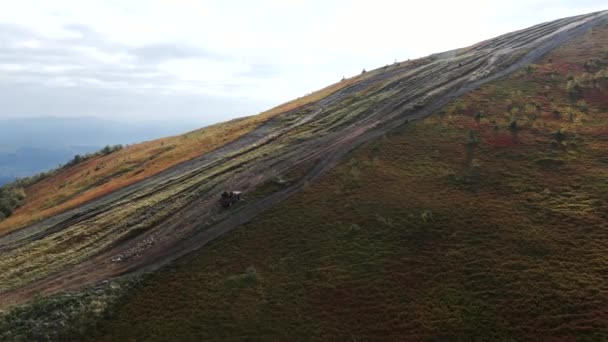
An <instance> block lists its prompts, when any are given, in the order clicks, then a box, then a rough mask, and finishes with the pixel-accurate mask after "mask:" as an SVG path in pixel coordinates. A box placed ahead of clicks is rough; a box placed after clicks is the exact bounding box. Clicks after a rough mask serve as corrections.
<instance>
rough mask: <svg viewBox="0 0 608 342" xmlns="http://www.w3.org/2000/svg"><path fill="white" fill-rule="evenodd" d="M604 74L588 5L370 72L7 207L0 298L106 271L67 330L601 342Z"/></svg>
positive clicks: (605, 315)
mask: <svg viewBox="0 0 608 342" xmlns="http://www.w3.org/2000/svg"><path fill="white" fill-rule="evenodd" d="M607 73H608V24H607V15H606V14H605V12H604V13H597V14H590V15H586V16H580V17H573V18H567V19H562V20H557V21H554V22H551V23H545V24H541V25H538V26H535V27H532V28H530V29H526V30H522V31H518V32H514V33H511V34H507V35H504V36H501V37H498V38H495V39H491V40H488V41H485V42H482V43H479V44H476V45H474V46H471V47H468V48H465V49H460V50H457V51H452V52H449V53H444V54H437V55H432V56H429V57H427V58H423V59H419V60H414V61H409V62H402V63H397V64H395V65H390V66H386V67H384V68H380V69H377V70H374V71H370V72H367V73H365V74H363V75H361V76H359V77H356V78H353V79H349V80H347V81H344V82H343V83H339V84H337V85H335V86H333V87H332V88H330V90H328V91H325V92H322V93H320V94H317V96H316V97H314V98H310V99H308V100H306V99H304V100H302V101H304V103H299V104H298V105H297V106H296V105H294V106H290V107H289V108H284V109H283V110H275V111H274V112H270V113H273V114H272V115H270V114H262V116H258V117H251V118H248V119H245V120H248V121H246V122H249V121H252V122H251V123H250V124H248V125H245V126H244V127H246V128H244V129H242V130H239V132H242V133H239V134H235V135H234V136H231V137H229V138H226V139H225V140H224V141H221V142H219V143H218V144H217V145H213V146H211V147H209V149H207V150H202V151H200V150H199V151H198V154H196V152H192V154H189V155H188V156H190V157H191V158H186V157H183V158H182V159H179V161H183V160H186V159H190V160H189V161H188V162H186V163H182V164H178V163H179V161H178V160H177V159H174V162H175V164H172V165H176V166H174V167H170V168H166V167H167V166H168V165H169V164H158V165H159V166H158V169H163V170H165V171H162V172H159V173H156V174H155V175H154V176H152V175H153V173H150V174H147V175H146V176H145V177H143V176H142V179H144V178H145V180H143V181H141V182H135V181H133V182H132V183H129V184H131V185H130V186H127V187H123V184H121V183H118V182H117V183H115V184H116V187H114V188H113V189H120V190H118V191H114V192H110V191H106V192H100V193H99V195H98V197H91V199H93V198H96V199H94V200H90V201H88V202H87V204H85V205H81V206H78V203H73V204H72V205H71V206H65V207H61V208H60V209H54V207H52V208H51V211H52V212H49V213H48V214H46V216H44V217H49V218H48V219H46V220H42V221H40V222H38V223H36V224H32V225H29V226H27V227H25V228H21V229H15V228H17V227H19V226H20V224H16V223H15V222H18V221H17V218H18V217H19V211H18V212H17V214H16V215H15V217H11V218H9V219H8V220H7V221H6V222H9V221H11V220H13V221H12V222H13V223H10V224H12V226H11V225H6V226H4V227H6V228H4V229H5V230H4V231H5V232H8V231H10V230H12V232H10V233H8V234H5V235H3V236H2V237H0V253H1V255H2V259H1V260H0V267H2V269H3V270H8V271H6V272H3V273H2V274H1V275H0V305H2V306H5V307H7V306H8V305H11V304H15V303H21V302H24V301H26V300H28V299H29V298H32V296H33V295H34V294H38V293H42V294H53V293H57V292H61V291H65V290H76V289H81V288H82V287H84V286H87V285H92V284H98V283H99V282H101V281H103V280H108V279H116V280H115V281H113V282H110V283H105V284H106V285H99V286H101V287H100V288H96V289H95V291H102V292H103V291H106V290H104V286H106V287H108V288H110V290H108V291H109V293H110V294H109V295H107V296H105V295H104V296H101V295H100V296H98V297H94V296H93V299H90V298H89V297H84V298H89V299H86V300H84V299H83V300H82V301H81V302H80V303H81V306H80V307H82V308H83V309H82V310H92V311H91V312H97V314H98V311H99V310H98V311H95V309H94V308H93V309H91V307H92V306H91V305H89V304H90V303H92V302H95V304H94V305H93V306H96V307H99V306H100V305H101V307H102V308H106V305H108V306H107V307H113V309H112V310H111V311H107V314H105V316H106V318H105V319H104V320H102V322H101V323H97V322H88V321H87V322H80V321H79V322H78V324H83V326H86V327H89V328H90V330H88V331H85V332H82V331H75V332H74V331H72V332H71V334H76V335H78V334H82V333H85V334H89V335H88V336H91V335H90V334H94V335H95V336H96V337H97V338H98V339H99V340H108V341H116V340H167V339H176V338H178V339H181V340H199V339H204V340H206V339H220V338H223V339H243V338H246V337H252V336H255V337H257V338H260V339H272V340H276V339H279V340H292V339H298V338H300V339H321V338H324V339H332V340H344V339H364V340H367V339H373V338H377V337H378V336H383V337H385V338H391V339H409V340H420V339H440V340H441V339H455V340H460V339H470V338H474V337H478V338H484V339H490V340H505V339H507V340H513V339H516V340H521V339H523V340H538V339H543V338H552V339H556V340H558V339H561V340H570V339H574V338H581V337H582V338H587V339H589V340H604V339H606V338H608V330H606V327H607V326H608V311H607V310H606V308H607V307H608V306H607V305H606V304H608V297H607V292H606V289H605V285H604V284H605V283H606V281H607V280H608V279H607V278H606V269H605V264H606V262H607V261H606V260H607V259H606V258H607V257H608V256H607V255H606V253H605V251H606V247H607V246H608V236H607V235H606V232H605V228H608V227H607V224H608V216H606V213H607V212H608V210H607V209H608V187H606V182H605V180H606V177H607V176H608V174H607V170H608V168H607V167H606V163H607V160H606V155H605V151H606V148H608V139H607V137H608V121H607V120H606V113H607V111H608V95H607V92H608V81H607V77H606V75H607ZM238 122H240V121H237V122H236V123H238ZM236 123H235V122H231V123H227V124H225V125H221V126H219V127H220V128H221V127H231V126H232V125H235V124H236ZM173 139H178V138H173ZM182 139H183V138H182ZM229 141H230V142H229ZM150 144H152V143H150ZM220 146H221V147H220ZM184 148H185V147H184ZM207 151H208V152H207ZM127 152H129V151H125V153H127ZM204 152H207V153H204ZM117 153H122V151H119V152H117ZM184 155H186V154H184ZM107 157H108V158H110V157H111V158H114V159H115V160H119V159H116V158H118V157H117V156H112V155H109V156H107ZM120 158H124V157H120ZM192 158H193V159H192ZM155 165H156V163H155ZM77 168H78V166H77ZM77 168H75V169H77ZM165 168H166V169H165ZM158 169H157V170H158ZM80 172H82V171H80ZM53 179H60V175H57V176H55V177H53V178H49V179H48V180H45V181H43V182H42V183H40V184H36V185H34V186H33V187H32V189H28V198H36V197H35V196H32V194H33V193H34V191H33V189H34V187H36V186H38V187H40V186H41V184H43V183H44V182H51V181H52V180H53ZM224 189H238V190H242V191H243V192H244V198H245V201H243V202H241V203H239V204H238V205H237V206H236V207H233V208H230V209H228V210H225V209H221V208H219V206H218V205H217V195H218V194H219V192H221V191H222V190H224ZM102 194H107V195H105V196H102ZM30 201H34V200H30ZM29 203H30V204H29V205H30V206H31V205H32V204H31V203H34V202H29ZM80 203H82V201H81V202H80ZM68 208H73V209H70V210H67V211H65V210H66V209H68ZM19 210H20V211H22V212H25V210H27V205H26V206H24V207H22V209H19ZM53 210H54V211H53ZM55 213H61V214H58V215H55V216H51V215H52V214H55ZM21 215H22V216H21V217H23V218H26V219H23V220H24V221H22V223H21V224H25V223H27V218H29V216H28V215H26V214H21ZM220 236H221V238H220V239H217V238H218V237H220ZM204 245H207V246H205V247H204V248H202V249H201V248H200V247H201V246H204ZM194 251H195V252H194ZM192 252H193V253H192ZM186 254H188V255H187V256H186V257H183V256H184V255H186ZM180 257H183V258H181V259H180V260H178V261H174V260H176V259H177V258H180ZM171 262H173V263H171ZM169 263H171V264H170V266H167V267H163V268H161V267H162V266H165V265H168V264H169ZM159 268H160V270H159V271H158V272H155V273H154V274H152V275H150V276H147V277H145V279H143V280H141V281H136V283H135V284H134V285H133V284H132V283H131V281H132V280H131V279H132V278H128V277H127V278H118V277H119V276H122V275H125V274H133V272H140V271H153V270H158V269H159ZM136 274H138V273H136ZM108 284H109V285H108ZM123 287H124V288H131V290H126V291H124V293H126V296H125V297H120V296H119V295H116V294H115V292H117V291H118V290H116V289H119V290H120V289H122V288H123ZM84 291H85V293H86V291H89V290H84ZM118 292H120V291H118ZM95 293H97V292H95ZM103 293H105V292H103ZM58 296H59V297H51V298H56V299H53V300H57V303H61V301H65V300H68V301H69V300H71V299H70V298H72V297H70V296H68V297H67V299H66V298H65V297H61V295H58ZM95 298H104V299H107V303H105V302H103V303H102V304H100V302H99V300H100V299H97V301H96V299H95ZM50 303H53V302H52V301H51V302H50ZM83 303H84V304H83ZM87 303H89V304H87ZM104 303H105V304H104ZM112 303H118V304H112ZM47 304H48V303H47ZM112 305H114V306H112ZM47 307H48V306H47ZM28 310H29V309H28ZM39 310H41V311H44V310H48V309H44V308H43V309H39ZM104 310H105V309H104ZM102 311H103V310H102ZM32 312H33V311H32V310H30V311H27V310H25V311H15V313H13V315H12V316H10V317H11V319H16V320H18V319H22V318H20V317H26V318H27V317H28V315H31V314H32ZM93 316H94V315H93ZM5 322H9V321H5ZM2 324H3V323H2V321H0V327H2ZM75 329H76V330H78V329H77V328H75Z"/></svg>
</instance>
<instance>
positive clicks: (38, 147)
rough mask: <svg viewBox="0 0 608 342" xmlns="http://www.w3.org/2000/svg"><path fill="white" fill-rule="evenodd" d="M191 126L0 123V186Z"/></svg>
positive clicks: (78, 121)
mask: <svg viewBox="0 0 608 342" xmlns="http://www.w3.org/2000/svg"><path fill="white" fill-rule="evenodd" d="M193 126H195V125H194V124H192V123H171V122H169V123H165V122H134V123H133V122H126V121H125V122H117V121H112V120H104V119H98V118H23V119H4V120H0V185H2V184H4V183H6V182H10V181H11V180H13V179H14V178H16V177H25V176H30V175H33V174H35V173H38V172H41V171H45V170H49V169H52V168H55V167H57V166H58V165H60V164H63V163H65V162H67V161H68V160H69V159H71V158H72V157H73V156H74V155H76V154H86V153H91V152H94V151H97V150H99V149H100V148H102V147H103V146H105V145H110V144H112V145H114V144H132V143H137V142H142V141H147V140H152V139H157V138H160V137H164V136H167V135H174V134H178V133H183V132H186V131H188V130H191V129H193V128H195V127H193Z"/></svg>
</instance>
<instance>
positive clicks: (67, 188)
mask: <svg viewBox="0 0 608 342" xmlns="http://www.w3.org/2000/svg"><path fill="white" fill-rule="evenodd" d="M353 81H354V80H349V81H346V82H341V83H339V84H335V85H332V86H330V87H327V88H325V89H322V90H320V91H318V92H315V93H313V94H311V95H309V96H306V97H303V98H300V99H297V100H294V101H291V102H288V103H285V104H283V105H281V106H278V107H276V108H273V109H271V110H269V111H267V112H264V113H262V114H259V115H256V116H251V117H246V118H241V119H235V120H231V121H229V122H226V123H221V124H216V125H212V126H209V127H205V128H202V129H199V130H196V131H192V132H188V133H186V134H183V135H178V136H173V137H167V138H163V139H157V140H154V141H149V142H144V143H140V144H135V145H131V146H129V147H128V148H125V149H124V150H121V151H119V152H117V153H112V154H110V155H103V156H100V157H97V158H93V159H90V160H87V161H84V162H82V163H79V164H78V165H76V166H74V167H71V168H68V169H67V170H60V172H58V173H57V174H55V175H53V176H52V177H48V178H46V179H44V180H43V181H41V182H38V183H36V184H34V185H32V186H30V187H28V188H27V189H25V192H26V193H27V200H26V202H25V203H24V204H23V205H22V206H21V207H19V208H18V209H17V210H16V212H15V213H14V214H13V215H12V216H11V217H10V218H8V219H6V220H4V221H0V234H6V233H8V232H11V231H13V230H15V229H18V228H21V227H23V226H26V225H28V224H31V223H33V222H37V221H40V220H42V219H45V218H48V217H50V216H53V215H56V214H59V213H62V212H64V211H66V210H68V209H71V208H74V207H77V206H79V205H81V204H84V203H87V202H89V201H91V200H94V199H97V198H100V197H102V196H104V195H107V194H109V193H112V192H114V191H116V190H117V189H121V188H124V187H126V186H129V185H131V184H135V183H137V182H139V181H141V180H143V179H146V178H149V177H150V176H153V175H157V174H159V173H160V172H162V171H164V170H167V169H169V168H171V167H173V166H176V165H178V164H180V163H184V162H187V161H188V160H191V159H193V158H195V157H198V156H200V155H202V154H204V153H206V152H209V151H211V150H213V149H216V148H218V147H220V146H223V145H225V144H227V143H228V142H231V141H232V140H235V139H237V138H239V137H241V136H243V135H245V134H247V133H248V132H250V131H252V130H253V129H255V128H256V127H257V126H259V125H260V124H262V123H264V122H265V121H267V120H269V119H271V118H273V117H274V116H276V115H279V114H282V113H285V112H288V111H291V110H293V109H294V108H298V107H301V106H304V105H307V104H309V103H310V102H314V101H317V100H318V99H319V98H322V97H324V96H327V94H329V93H331V92H334V91H336V90H338V89H340V88H342V87H346V86H347V85H349V84H350V83H352V82H353Z"/></svg>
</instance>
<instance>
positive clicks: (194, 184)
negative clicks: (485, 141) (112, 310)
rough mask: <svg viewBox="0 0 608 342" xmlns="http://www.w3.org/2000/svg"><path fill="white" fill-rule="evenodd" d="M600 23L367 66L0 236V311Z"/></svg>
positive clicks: (165, 250)
mask: <svg viewBox="0 0 608 342" xmlns="http://www.w3.org/2000/svg"><path fill="white" fill-rule="evenodd" d="M606 21H607V14H606V12H602V13H596V14H590V15H585V16H579V17H573V18H567V19H562V20H558V21H554V22H551V23H545V24H541V25H538V26H535V27H532V28H530V29H526V30H522V31H518V32H514V33H511V34H507V35H504V36H501V37H498V38H495V39H492V40H488V41H485V42H482V43H480V44H477V45H474V46H472V47H469V48H466V49H460V50H456V51H451V52H446V53H443V54H437V55H433V56H429V57H427V58H423V59H420V60H416V61H411V62H407V63H401V64H398V65H392V66H388V67H385V68H381V69H378V70H375V71H372V72H368V73H367V74H365V75H364V76H363V77H361V80H360V81H359V82H357V83H355V84H353V85H351V86H348V87H346V88H343V89H342V90H339V91H337V92H335V93H333V94H331V95H329V96H328V97H326V98H324V99H322V100H320V101H318V102H316V103H313V104H311V105H307V106H304V107H301V108H298V109H295V110H293V111H290V112H287V113H285V114H283V115H281V116H278V117H276V118H273V119H271V120H270V121H268V122H266V123H265V124H263V125H262V126H260V127H258V128H257V129H256V130H254V131H253V132H251V133H249V134H247V135H246V136H244V137H242V138H240V139H238V140H236V141H234V142H232V143H230V144H228V145H226V146H224V147H221V148H219V149H217V150H215V151H213V152H210V153H207V154H204V155H202V156H200V157H199V158H197V159H194V160H192V161H189V162H186V163H184V164H181V165H178V166H176V167H174V168H171V169H169V170H167V171H165V172H163V173H161V174H159V175H157V176H154V177H151V178H149V179H147V180H144V181H142V182H140V183H137V184H134V185H131V186H129V187H126V188H124V189H122V190H119V191H117V192H114V193H112V194H110V195H108V196H105V197H103V198H100V199H98V200H95V201H92V202H90V203H88V204H86V205H83V206H81V207H79V208H76V209H73V210H70V211H67V212H65V213H63V214H60V215H57V216H55V217H52V218H50V219H48V220H45V221H43V222H40V223H37V224H35V225H32V226H29V227H26V228H23V229H21V230H19V231H16V232H14V233H11V234H9V235H6V236H2V237H0V254H1V256H2V258H0V268H1V269H2V270H4V272H2V274H0V307H2V306H6V305H10V304H13V303H18V302H21V301H23V300H26V299H28V298H30V297H31V296H32V295H34V294H37V293H45V294H48V293H54V292H57V291H62V290H69V289H75V288H78V287H81V286H84V285H87V284H92V283H96V282H99V281H101V280H104V279H108V278H112V277H116V276H120V275H122V274H126V273H130V272H136V271H150V270H154V269H157V268H158V267H161V266H162V265H165V264H167V263H168V262H170V261H172V260H174V259H176V258H178V257H180V256H182V255H184V254H186V253H189V252H191V251H193V250H195V249H197V248H200V247H201V246H203V245H205V244H206V243H207V242H209V241H212V240H213V239H215V238H217V237H219V236H221V235H222V234H224V233H226V232H227V231H229V230H231V229H233V228H235V227H237V226H238V225H240V224H242V223H244V222H247V221H248V220H249V219H251V218H252V217H254V216H256V215H258V214H259V213H261V212H263V211H264V210H266V209H268V208H270V207H272V206H274V205H275V204H277V203H279V202H280V201H283V200H285V199H286V198H288V197H289V196H290V195H292V194H293V193H295V192H297V191H298V190H300V189H302V188H303V187H304V186H306V185H307V184H308V183H310V182H313V181H315V180H316V179H317V178H318V177H319V176H320V175H322V174H324V173H325V172H326V171H327V170H329V169H331V168H332V167H333V166H334V165H335V164H336V163H337V162H338V161H339V160H341V159H342V158H343V157H344V155H345V154H347V153H348V152H349V151H351V150H352V149H354V148H355V147H357V146H359V145H360V144H362V143H364V142H366V141H370V140H372V139H375V138H377V137H380V136H382V135H383V134H385V133H387V132H389V131H391V130H393V129H395V128H396V127H399V126H400V125H403V124H404V123H405V122H407V121H408V120H414V119H417V118H421V117H424V116H426V115H429V114H431V113H432V112H434V111H436V110H438V109H440V108H441V107H442V106H444V105H445V104H447V103H448V102H450V101H452V100H453V99H455V98H457V97H459V96H461V95H462V94H464V93H466V92H468V91H470V90H473V89H476V88H478V87H479V86H481V85H483V84H485V83H487V82H489V81H492V80H495V79H497V78H500V77H503V76H505V75H508V74H510V73H512V72H514V71H516V70H518V69H520V68H521V67H523V66H525V65H527V64H529V63H534V62H535V61H537V60H539V59H540V58H541V57H543V56H544V55H545V54H546V53H547V52H549V51H550V50H552V49H554V48H555V47H557V46H559V45H560V44H562V43H563V42H565V41H567V40H569V39H571V38H572V37H575V36H577V35H580V34H582V33H584V32H586V31H587V30H588V29H589V28H592V27H593V26H595V25H599V24H604V23H606ZM287 175H289V177H292V179H289V180H290V182H289V183H287V184H286V185H282V186H281V187H280V188H279V189H278V190H276V191H274V192H271V193H270V194H260V195H258V196H254V195H253V194H255V193H256V189H259V188H260V186H261V185H266V184H268V183H269V182H272V180H273V179H275V178H277V177H287V178H289V177H288V176H287ZM223 189H238V190H241V191H243V192H244V193H245V196H246V198H248V200H247V201H246V202H244V203H241V204H239V205H238V206H237V207H236V208H234V209H230V210H221V209H220V208H219V207H218V205H217V195H218V193H219V192H221V191H222V190H223ZM247 194H252V195H251V196H248V195H247Z"/></svg>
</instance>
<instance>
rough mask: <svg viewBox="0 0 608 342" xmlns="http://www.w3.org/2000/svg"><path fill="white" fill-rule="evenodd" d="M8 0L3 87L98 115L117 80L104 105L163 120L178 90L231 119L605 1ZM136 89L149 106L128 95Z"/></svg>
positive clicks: (212, 115) (3, 17) (204, 109)
mask: <svg viewBox="0 0 608 342" xmlns="http://www.w3.org/2000/svg"><path fill="white" fill-rule="evenodd" d="M0 5H2V11H1V12H0V25H1V24H2V23H4V24H5V29H4V32H0V70H3V72H6V73H7V74H6V75H5V77H3V78H2V79H0V86H3V87H4V86H10V85H11V84H13V83H14V82H20V84H28V85H29V86H31V87H34V88H35V89H36V91H37V93H40V92H44V89H46V88H48V92H49V94H50V93H53V94H61V96H67V98H62V99H57V101H58V102H60V103H62V104H64V105H63V107H60V106H59V105H57V104H48V106H44V105H41V106H36V107H31V106H19V108H35V109H36V110H41V109H42V110H44V108H46V107H48V108H56V109H58V110H60V111H63V112H65V115H72V114H74V113H82V112H94V113H100V111H99V109H98V108H93V109H92V108H91V106H95V105H98V103H99V101H97V100H93V99H94V98H95V94H96V92H95V89H99V96H100V97H101V96H102V95H103V94H106V93H105V92H106V91H107V90H108V89H113V90H115V91H121V92H124V96H113V97H106V98H104V102H103V103H107V102H108V101H110V102H112V101H114V102H112V103H107V107H108V108H112V113H107V115H108V116H112V115H114V116H115V117H116V118H121V119H122V118H125V117H132V118H141V117H142V116H144V115H142V114H141V113H145V117H150V116H152V117H154V118H163V117H164V116H166V115H167V113H168V111H170V106H168V103H175V96H196V95H200V96H201V99H202V98H204V99H206V100H205V101H196V106H186V107H183V108H181V109H182V112H180V113H175V115H174V117H179V116H181V117H184V118H186V117H187V118H194V117H199V116H205V121H206V122H212V121H220V120H223V119H226V118H228V117H229V116H230V117H233V116H234V115H235V114H234V111H235V110H236V108H237V107H235V106H231V105H230V103H231V100H232V102H234V103H238V110H242V112H240V113H237V114H240V115H247V114H252V113H255V112H259V111H260V110H262V109H264V108H265V107H268V106H270V105H271V104H278V103H280V102H283V101H287V100H290V99H291V98H294V97H298V96H301V95H304V94H305V93H308V92H310V91H313V90H315V89H319V88H321V87H323V86H326V85H328V84H329V83H333V82H335V81H338V80H339V79H340V78H341V77H342V76H343V75H346V76H349V75H353V74H357V73H359V72H360V70H361V69H362V68H367V69H371V68H374V67H379V66H382V65H384V64H387V63H391V62H392V61H394V60H395V59H398V60H404V59H408V58H415V57H420V56H424V55H427V54H430V53H434V52H441V51H444V50H449V49H453V48H457V47H462V46H466V45H470V44H474V43H476V42H478V41H480V40H484V39H488V38H491V37H493V36H496V35H498V34H502V33H506V32H508V31H512V30H515V29H521V28H524V27H527V26H530V25H533V24H537V23H540V22H543V21H547V20H552V19H557V18H559V17H564V16H570V15H576V14H582V13H586V12H591V11H595V10H601V9H603V8H602V7H603V6H605V4H604V3H603V2H601V1H594V0H579V1H566V0H528V1H524V0H514V1H508V2H507V1H497V0H486V1H472V0H461V1H390V0H374V1H363V0H350V1H349V0H336V1H321V0H309V1H304V0H259V1H247V0H240V1H236V0H234V1H219V0H217V1H211V0H130V1H124V0H122V1H121V0H103V1H102V0H91V1H81V0H53V1H51V0H47V1H43V0H22V1H8V0H0ZM6 25H9V26H6ZM0 28H2V27H0ZM9 29H10V30H9ZM39 87H46V88H39ZM53 87H72V88H74V89H72V92H56V91H55V89H52V88H53ZM79 87H85V88H86V96H82V97H81V98H80V99H78V101H72V102H73V103H70V98H69V96H73V97H75V98H76V97H79V96H80V93H79V92H81V91H82V90H79ZM28 89H29V88H28ZM135 92H136V93H137V96H135V95H134V96H132V97H133V98H137V99H142V103H141V104H140V106H141V108H137V103H134V102H133V101H127V102H124V101H125V99H127V98H129V94H131V93H135ZM165 96H166V101H165V102H164V104H163V101H164V100H163V99H165ZM42 98H44V101H53V97H48V96H45V97H42ZM146 98H148V99H154V101H151V100H145V99H146ZM83 99H89V102H86V101H83ZM211 99H217V101H212V100H211ZM1 100H2V98H0V101H1ZM41 101H42V99H41ZM120 101H123V102H120ZM11 103H14V101H13V102H11ZM152 103H153V104H154V105H152ZM191 103H194V102H191ZM205 103H208V104H209V105H208V106H206V105H205ZM79 106H81V107H79ZM222 106H225V107H222ZM104 108H106V107H104ZM159 108H160V109H159ZM161 109H162V110H161ZM184 110H186V111H188V112H186V113H184ZM8 112H11V113H13V114H12V115H15V114H14V112H18V113H17V115H48V114H49V113H37V112H28V111H25V110H22V111H17V110H15V111H7V113H8ZM227 113H230V114H227ZM2 115H5V114H0V116H2ZM74 115H75V114H74Z"/></svg>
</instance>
